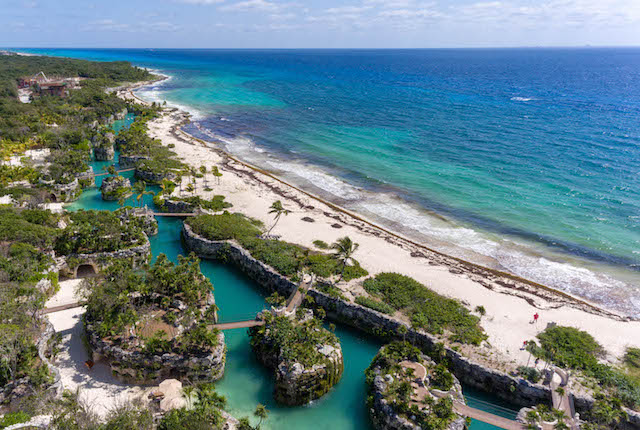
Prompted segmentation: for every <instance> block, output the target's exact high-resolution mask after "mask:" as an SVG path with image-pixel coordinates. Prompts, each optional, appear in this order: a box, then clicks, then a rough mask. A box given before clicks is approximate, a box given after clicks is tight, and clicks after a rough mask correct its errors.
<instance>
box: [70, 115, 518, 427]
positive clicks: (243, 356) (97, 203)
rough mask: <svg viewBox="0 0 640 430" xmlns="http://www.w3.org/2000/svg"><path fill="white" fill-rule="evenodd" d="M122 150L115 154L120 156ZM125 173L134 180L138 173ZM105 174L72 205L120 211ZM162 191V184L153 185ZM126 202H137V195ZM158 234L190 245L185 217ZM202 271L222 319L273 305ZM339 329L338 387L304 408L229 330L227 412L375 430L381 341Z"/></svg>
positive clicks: (494, 407) (490, 400) (172, 251)
mask: <svg viewBox="0 0 640 430" xmlns="http://www.w3.org/2000/svg"><path fill="white" fill-rule="evenodd" d="M132 120H133V117H132V116H131V115H129V116H128V117H127V118H126V119H125V120H123V121H116V123H115V124H114V129H115V130H116V131H118V130H119V129H120V128H122V127H123V126H128V125H129V124H130V123H131V121H132ZM117 157H118V154H117V153H116V158H117ZM110 164H112V163H111V162H93V163H91V166H92V167H93V170H94V172H96V173H101V172H102V170H103V167H105V166H108V165H110ZM123 176H126V177H128V178H130V179H131V180H132V182H133V172H127V173H124V174H123ZM102 178H103V177H97V178H96V185H97V187H96V188H92V189H89V190H87V191H85V192H84V193H83V194H82V196H81V198H80V199H79V200H78V201H76V202H74V203H72V204H70V205H69V206H68V207H67V209H69V210H79V209H85V210H89V209H95V210H115V209H117V208H118V207H119V206H118V203H117V202H107V201H103V200H102V197H101V194H100V191H99V189H98V188H99V187H100V184H101V182H102ZM150 189H151V190H152V191H158V188H157V187H150ZM143 203H144V204H147V205H148V206H149V207H153V202H152V196H144V200H143ZM125 204H127V205H131V206H135V205H138V202H136V200H135V196H134V197H131V198H130V199H129V200H128V201H127V202H126V203H125ZM158 224H159V225H158V227H159V233H158V234H157V235H156V236H153V237H151V238H150V241H151V251H152V253H153V257H154V258H155V257H157V256H158V254H161V253H164V254H166V255H167V256H168V257H169V258H171V259H172V260H174V261H175V260H176V259H177V258H176V257H177V256H178V255H179V254H184V253H185V250H184V249H183V247H182V244H181V241H180V230H181V228H182V220H180V219H177V218H159V219H158ZM201 268H202V272H203V273H204V274H205V276H207V277H208V278H209V280H211V282H212V283H213V286H214V290H215V298H216V303H217V305H218V307H219V308H220V311H219V313H218V315H219V319H220V322H233V321H239V320H246V319H250V318H253V317H254V316H255V314H256V313H257V312H259V311H261V310H262V309H264V308H266V307H267V306H268V305H267V304H266V302H265V301H264V296H263V295H262V294H261V292H260V290H259V288H258V286H257V285H255V283H254V282H253V281H251V280H249V279H248V278H246V277H245V276H243V274H242V273H240V272H239V271H237V270H234V268H233V267H231V266H228V265H224V264H220V263H215V262H211V261H206V260H205V261H202V263H201ZM336 334H337V336H338V337H339V338H340V342H341V344H342V350H343V353H344V358H345V360H344V364H345V367H344V375H343V377H342V380H341V381H340V382H339V383H338V384H337V385H336V386H335V387H334V389H333V390H332V391H331V392H330V393H329V394H327V395H326V396H324V397H323V398H322V399H320V400H319V401H316V402H313V403H312V404H310V405H308V406H305V407H295V408H291V407H281V406H278V405H277V404H276V403H275V402H274V401H273V398H272V390H273V381H272V379H271V377H272V376H271V372H269V371H267V370H266V369H264V368H263V367H262V366H261V365H260V364H259V363H258V362H257V360H256V359H255V358H254V356H253V353H252V351H251V347H250V345H249V337H248V335H247V332H246V330H243V329H240V330H231V331H227V332H225V340H226V344H227V366H226V370H225V375H224V378H223V379H222V380H221V381H219V382H218V384H217V391H218V392H219V393H220V394H223V395H224V396H226V398H227V401H228V411H229V412H230V413H232V414H233V415H235V416H236V417H242V416H251V415H252V413H253V411H254V409H255V407H256V405H257V404H258V403H262V404H265V405H266V406H267V409H269V411H270V414H269V419H268V420H267V421H266V422H264V423H263V428H264V429H274V430H275V429H278V430H280V429H282V430H286V429H296V430H307V429H309V430H310V429H314V430H324V429H326V430H368V429H371V424H370V422H369V418H368V413H367V410H366V406H365V400H366V389H365V378H364V371H365V369H366V368H367V367H368V366H369V364H370V363H371V360H372V359H373V357H374V356H375V354H376V352H377V351H378V349H379V348H380V347H381V346H382V343H381V342H380V341H378V340H376V339H373V338H371V337H368V336H365V335H363V334H361V333H358V332H356V331H355V330H352V329H350V328H347V327H344V326H341V325H338V326H337V329H336ZM463 389H464V393H465V396H466V397H467V403H468V404H469V405H471V406H473V407H475V408H478V409H482V410H485V411H488V412H491V413H493V414H496V415H500V416H504V417H507V418H512V419H513V418H515V415H516V413H517V410H515V409H516V408H515V407H509V405H507V404H505V403H504V402H502V401H500V400H499V399H497V398H494V397H492V396H489V395H487V394H486V393H482V392H479V391H477V390H474V389H471V388H469V387H464V386H463ZM495 428H497V427H494V426H491V425H488V424H484V423H481V422H477V421H474V422H473V423H472V425H471V429H472V430H485V429H495Z"/></svg>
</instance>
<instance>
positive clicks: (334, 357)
mask: <svg viewBox="0 0 640 430" xmlns="http://www.w3.org/2000/svg"><path fill="white" fill-rule="evenodd" d="M308 313H309V314H310V315H309V314H307V315H305V316H304V317H302V318H301V319H300V320H298V319H296V318H292V319H290V320H288V321H290V322H291V323H292V324H303V323H304V322H305V321H307V320H309V319H312V318H313V313H312V312H311V311H308ZM274 318H277V317H274ZM279 318H282V319H284V320H285V321H287V318H288V317H286V316H281V317H279ZM280 327H282V326H281V325H280V324H270V323H269V322H267V323H266V327H264V328H263V327H254V328H252V329H251V330H250V336H251V346H252V348H253V350H254V352H255V354H256V357H257V358H258V360H259V361H260V362H261V363H262V364H263V365H264V366H266V367H268V368H270V369H273V370H274V372H275V386H274V393H273V394H274V398H275V400H276V401H277V402H278V403H281V404H284V405H288V406H296V405H304V404H306V403H309V402H311V401H313V400H315V399H318V398H320V397H322V396H323V395H325V394H326V393H327V392H328V391H329V390H330V389H331V388H332V387H333V386H334V385H335V384H336V383H337V382H338V381H339V380H340V378H341V377H342V372H343V370H344V362H343V357H342V348H341V347H340V343H339V342H338V341H337V339H335V342H330V341H327V342H325V343H320V344H315V345H308V347H309V348H313V349H315V352H316V354H315V356H314V357H315V358H314V361H313V364H310V363H308V364H307V365H305V364H303V363H302V362H300V361H297V360H295V359H292V358H288V357H286V356H285V355H284V354H283V350H282V345H280V344H278V340H279V339H280V336H279V335H278V333H277V330H279V329H280ZM308 330H316V331H318V332H319V331H320V330H325V329H324V328H322V327H318V328H308ZM328 338H329V337H328Z"/></svg>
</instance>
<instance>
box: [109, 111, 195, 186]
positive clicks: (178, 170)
mask: <svg viewBox="0 0 640 430" xmlns="http://www.w3.org/2000/svg"><path fill="white" fill-rule="evenodd" d="M157 115H158V110H157V108H155V107H138V112H137V115H136V119H135V120H134V121H133V123H132V124H131V125H130V126H129V128H127V129H126V130H122V131H121V132H120V133H119V134H118V137H117V138H116V147H117V148H118V149H119V150H120V156H121V157H122V156H125V157H140V159H139V161H137V163H136V166H135V167H136V169H137V170H138V171H143V172H145V173H146V174H148V175H153V176H155V177H161V178H165V179H175V178H177V177H179V176H182V175H185V174H187V172H188V166H187V165H186V164H184V163H182V162H181V161H179V160H178V158H177V156H176V153H175V152H173V151H171V150H170V149H169V148H167V147H165V146H162V143H161V142H160V141H159V140H157V139H152V138H151V137H149V134H148V131H149V128H148V125H147V123H148V122H149V121H150V120H152V119H154V118H156V117H157ZM158 182H161V180H158Z"/></svg>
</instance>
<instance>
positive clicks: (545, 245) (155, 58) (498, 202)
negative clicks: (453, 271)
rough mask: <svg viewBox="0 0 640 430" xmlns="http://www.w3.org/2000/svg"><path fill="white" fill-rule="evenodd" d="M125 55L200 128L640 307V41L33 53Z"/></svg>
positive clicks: (546, 279)
mask: <svg viewBox="0 0 640 430" xmlns="http://www.w3.org/2000/svg"><path fill="white" fill-rule="evenodd" d="M29 51H31V52H36V53H46V54H51V55H66V56H72V57H80V58H87V59H94V60H129V61H132V62H133V63H135V64H139V65H142V66H146V67H151V68H156V69H160V70H162V71H163V72H164V73H167V74H169V75H171V76H172V79H170V80H168V81H165V82H163V83H162V84H160V85H155V86H153V87H151V88H147V89H145V90H143V91H142V92H141V94H142V95H143V96H144V97H146V98H149V99H151V100H165V99H166V100H168V101H169V102H170V103H172V104H175V105H178V106H182V107H184V108H185V109H187V110H189V111H191V112H193V114H194V119H195V123H194V124H193V125H192V126H190V127H188V131H190V132H192V133H195V134H198V135H199V137H202V138H206V139H210V140H216V141H222V142H223V143H224V144H225V145H226V147H227V148H228V149H229V150H230V151H231V152H234V153H236V154H238V155H239V156H241V157H242V158H245V159H247V160H248V161H251V162H254V163H256V164H259V165H260V166H262V167H265V168H267V169H270V170H272V171H274V172H276V173H277V174H279V175H281V176H283V177H285V178H287V179H289V180H291V181H294V182H296V183H298V184H299V185H301V186H303V187H306V188H308V189H310V190H312V191H315V192H318V193H320V194H321V195H323V196H325V197H328V198H330V199H332V200H334V201H336V202H337V203H340V204H342V205H344V206H346V207H348V208H350V209H353V210H356V211H359V212H361V213H363V214H365V215H367V216H369V217H371V218H373V219H375V220H377V221H379V222H382V223H384V224H385V225H387V226H389V227H391V228H394V229H396V230H399V231H401V232H403V233H405V234H409V235H411V236H413V237H416V238H418V239H419V240H422V241H424V242H425V243H427V244H429V245H430V246H432V247H435V248H438V249H440V250H442V251H444V252H447V253H451V254H454V255H456V256H460V257H463V258H466V259H470V260H473V261H476V262H479V263H481V264H484V265H487V266H491V267H494V268H498V269H502V270H506V271H510V272H512V273H515V274H517V275H520V276H523V277H526V278H530V279H532V280H534V281H538V282H541V283H543V284H547V285H549V286H552V287H555V288H558V289H562V290H564V291H567V292H569V293H572V294H576V295H580V296H583V297H585V298H588V299H591V300H593V301H595V302H598V303H602V304H604V305H608V306H610V307H612V308H615V309H617V310H620V311H622V312H625V313H628V314H630V315H637V316H640V294H639V292H640V215H639V214H640V174H639V172H640V121H638V118H640V49H637V48H633V49H632V48H629V49H622V48H615V49H614V48H612V49H501V50H491V49H485V50H390V51H375V50H374V51H358V50H346V51H324V50H318V51H313V50H311V51H286V50H285V51H269V50H267V51H224V50H223V51H217V50H79V49H62V50H42V49H40V50H29Z"/></svg>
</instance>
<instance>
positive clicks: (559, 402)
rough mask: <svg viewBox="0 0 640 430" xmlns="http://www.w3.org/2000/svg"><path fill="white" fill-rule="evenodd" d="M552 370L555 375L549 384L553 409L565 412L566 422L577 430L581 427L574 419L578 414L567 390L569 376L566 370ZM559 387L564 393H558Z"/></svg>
mask: <svg viewBox="0 0 640 430" xmlns="http://www.w3.org/2000/svg"><path fill="white" fill-rule="evenodd" d="M551 370H552V371H553V372H554V373H553V377H552V378H551V382H550V383H549V388H551V400H552V402H553V408H554V409H558V410H560V411H563V412H564V414H565V416H566V418H565V420H564V422H565V423H566V424H567V425H568V426H569V428H571V429H572V430H577V429H578V428H579V427H578V425H577V424H576V422H575V420H574V419H573V417H574V416H575V414H576V411H575V406H574V404H573V400H572V399H571V397H570V393H569V389H568V388H567V384H568V383H569V375H568V374H567V373H566V372H565V371H564V370H562V369H559V368H557V367H555V366H554V367H552V368H551ZM556 376H557V378H556ZM558 379H559V380H558ZM558 387H562V389H563V391H564V393H562V394H560V393H558V392H557V391H556V390H557V389H558Z"/></svg>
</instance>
